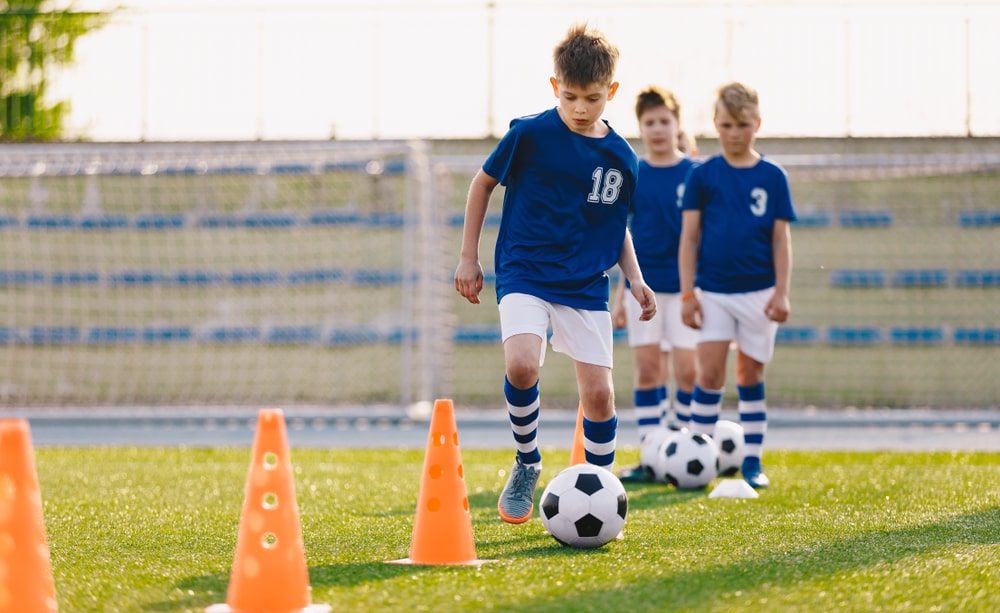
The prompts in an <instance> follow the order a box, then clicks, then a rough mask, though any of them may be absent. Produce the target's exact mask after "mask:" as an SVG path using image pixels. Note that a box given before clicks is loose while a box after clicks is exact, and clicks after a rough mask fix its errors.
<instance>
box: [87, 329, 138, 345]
mask: <svg viewBox="0 0 1000 613" xmlns="http://www.w3.org/2000/svg"><path fill="white" fill-rule="evenodd" d="M138 340H139V329H138V328H132V327H114V326H111V327H105V326H94V327H91V328H88V329H87V336H86V342H88V343H91V344H97V345H119V344H127V343H134V342H136V341H138Z"/></svg>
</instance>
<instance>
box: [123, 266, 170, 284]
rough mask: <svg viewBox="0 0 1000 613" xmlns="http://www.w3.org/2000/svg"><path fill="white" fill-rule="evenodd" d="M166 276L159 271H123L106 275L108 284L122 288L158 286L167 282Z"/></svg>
mask: <svg viewBox="0 0 1000 613" xmlns="http://www.w3.org/2000/svg"><path fill="white" fill-rule="evenodd" d="M167 278H168V277H167V274H166V273H165V272H163V271H160V270H125V271H122V272H115V273H111V274H110V275H108V283H110V284H111V285H115V286H118V285H124V286H147V285H159V284H163V283H165V282H166V281H167Z"/></svg>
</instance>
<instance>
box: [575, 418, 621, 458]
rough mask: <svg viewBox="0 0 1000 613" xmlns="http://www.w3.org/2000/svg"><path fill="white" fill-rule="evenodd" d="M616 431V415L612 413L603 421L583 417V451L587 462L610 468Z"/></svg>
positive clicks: (613, 456)
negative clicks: (609, 417)
mask: <svg viewBox="0 0 1000 613" xmlns="http://www.w3.org/2000/svg"><path fill="white" fill-rule="evenodd" d="M617 432H618V416H617V415H612V416H611V419H608V420H605V421H591V420H589V419H587V418H586V417H584V418H583V452H584V458H585V459H586V461H587V464H593V465H594V466H601V467H603V468H607V469H609V470H610V468H611V465H612V464H614V463H615V438H616V436H617Z"/></svg>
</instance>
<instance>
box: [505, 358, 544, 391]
mask: <svg viewBox="0 0 1000 613" xmlns="http://www.w3.org/2000/svg"><path fill="white" fill-rule="evenodd" d="M507 380H508V381H510V384H511V385H513V386H514V387H516V388H518V389H528V388H529V387H531V386H532V385H534V384H535V382H536V381H538V364H537V363H534V364H533V363H531V362H530V361H529V360H517V359H515V360H508V363H507Z"/></svg>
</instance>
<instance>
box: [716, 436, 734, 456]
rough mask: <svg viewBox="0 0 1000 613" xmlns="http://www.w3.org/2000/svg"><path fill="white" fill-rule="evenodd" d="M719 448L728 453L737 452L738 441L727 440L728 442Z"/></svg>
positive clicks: (724, 442) (725, 441)
mask: <svg viewBox="0 0 1000 613" xmlns="http://www.w3.org/2000/svg"><path fill="white" fill-rule="evenodd" d="M719 447H721V448H722V450H723V451H725V452H726V453H732V452H734V451H736V441H734V440H733V439H731V438H727V439H726V440H724V441H722V444H721V445H719Z"/></svg>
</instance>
